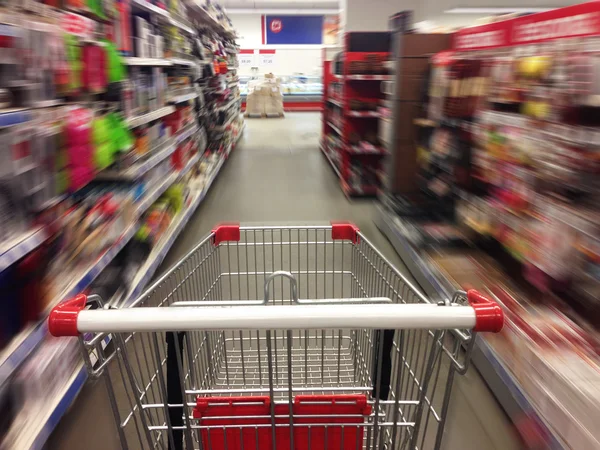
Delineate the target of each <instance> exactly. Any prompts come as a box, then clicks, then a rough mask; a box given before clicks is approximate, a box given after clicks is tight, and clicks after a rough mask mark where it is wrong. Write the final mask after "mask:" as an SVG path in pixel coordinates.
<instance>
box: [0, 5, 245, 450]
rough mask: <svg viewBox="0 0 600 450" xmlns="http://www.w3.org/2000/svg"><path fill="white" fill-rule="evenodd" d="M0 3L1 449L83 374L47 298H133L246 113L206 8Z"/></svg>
mask: <svg viewBox="0 0 600 450" xmlns="http://www.w3.org/2000/svg"><path fill="white" fill-rule="evenodd" d="M3 6H4V8H3V9H2V10H1V11H0V22H1V25H0V36H1V37H2V46H1V47H2V48H1V51H0V108H1V109H0V134H1V138H0V146H1V147H2V155H3V159H2V165H1V168H0V183H1V186H2V189H1V191H2V193H1V195H0V205H1V209H2V211H3V214H2V221H1V222H0V283H1V285H2V287H1V289H2V291H3V293H4V294H3V296H2V300H1V303H2V311H3V313H2V316H1V317H0V410H1V411H2V414H1V416H2V419H1V420H0V448H2V449H7V450H8V449H17V448H18V449H23V448H27V449H30V448H32V449H33V448H43V447H44V445H45V442H46V440H47V438H48V436H49V435H50V433H51V432H52V430H53V429H54V427H55V426H56V425H57V424H58V422H59V421H60V419H61V417H62V415H63V414H64V413H65V411H66V410H67V409H68V408H69V406H70V405H71V403H72V402H73V400H74V399H75V397H76V395H77V394H78V392H79V390H80V389H81V387H82V386H83V384H84V382H85V380H86V378H87V371H86V370H85V368H84V367H83V361H82V359H81V358H80V357H79V356H78V355H77V353H78V348H77V347H78V346H77V341H76V340H73V341H71V340H60V341H59V340H57V339H53V338H51V337H50V336H49V335H48V332H47V325H46V322H45V318H46V316H47V314H48V312H49V310H50V309H51V308H52V307H53V306H55V305H57V304H59V303H61V302H62V301H64V300H65V299H67V298H69V297H70V296H72V295H74V294H77V293H79V292H88V293H99V294H101V295H102V297H103V298H105V299H110V300H109V304H110V306H114V307H119V306H122V305H127V304H128V302H131V300H132V299H133V298H135V297H136V296H137V295H139V293H140V292H141V290H142V289H143V287H144V286H145V285H146V284H147V283H148V282H149V281H150V280H151V279H152V277H153V276H154V274H155V272H156V270H157V269H158V267H159V265H160V263H161V262H162V260H163V259H164V258H165V256H166V254H167V252H168V251H169V249H170V248H171V246H172V245H173V243H174V242H175V240H176V239H177V236H178V235H179V234H180V233H181V231H182V230H183V229H184V228H185V226H186V224H187V223H188V221H189V219H190V217H191V216H192V215H193V213H194V211H195V210H196V209H197V207H198V205H199V204H200V203H201V202H202V200H203V199H204V198H205V196H206V194H207V192H208V190H209V189H210V186H211V184H212V182H213V181H214V180H215V178H216V177H217V175H218V173H219V171H220V169H221V167H222V166H223V164H224V162H225V161H226V160H227V158H228V156H229V154H230V152H231V151H232V150H233V149H234V148H235V146H236V143H237V140H238V139H239V138H240V136H241V134H242V132H243V129H244V123H243V119H242V116H241V111H240V109H241V97H240V93H239V87H238V82H239V78H238V77H237V75H236V65H237V58H236V54H237V52H238V50H239V47H238V46H237V45H236V43H235V32H234V31H233V29H232V26H231V22H230V21H229V19H228V18H227V16H226V14H225V13H224V11H223V10H222V9H221V8H220V7H219V6H217V5H213V4H211V3H206V4H203V3H201V2H189V3H188V2H185V1H178V0H168V1H165V2H163V1H159V0H156V1H145V0H134V1H131V2H117V1H108V2H106V1H105V2H95V1H91V0H87V1H72V0H66V1H64V2H62V1H61V2H46V3H40V2H36V1H26V2H25V3H22V2H18V3H17V2H10V1H9V2H5V3H4V4H3ZM109 340H110V338H106V339H105V340H104V341H103V342H102V343H101V345H102V347H105V346H106V345H107V344H108V343H109ZM96 363H97V361H96Z"/></svg>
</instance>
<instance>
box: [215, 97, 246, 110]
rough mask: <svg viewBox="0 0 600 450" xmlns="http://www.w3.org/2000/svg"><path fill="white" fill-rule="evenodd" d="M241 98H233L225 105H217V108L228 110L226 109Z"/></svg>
mask: <svg viewBox="0 0 600 450" xmlns="http://www.w3.org/2000/svg"><path fill="white" fill-rule="evenodd" d="M239 100H241V99H240V98H234V99H233V100H231V101H230V102H229V103H226V104H225V105H223V106H217V108H216V110H217V111H226V110H228V109H229V108H231V106H232V105H233V104H235V103H236V102H238V101H239Z"/></svg>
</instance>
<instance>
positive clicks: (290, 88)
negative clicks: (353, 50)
mask: <svg viewBox="0 0 600 450" xmlns="http://www.w3.org/2000/svg"><path fill="white" fill-rule="evenodd" d="M262 77H263V75H257V76H240V94H241V96H242V101H243V103H244V107H245V103H246V96H247V95H248V83H249V82H250V81H251V80H253V79H258V78H262ZM277 78H278V79H279V80H280V87H281V93H282V94H283V106H284V109H285V110H287V111H320V110H321V106H322V104H321V102H322V96H323V78H322V77H321V76H319V75H281V76H278V77H277Z"/></svg>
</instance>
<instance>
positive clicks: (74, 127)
mask: <svg viewBox="0 0 600 450" xmlns="http://www.w3.org/2000/svg"><path fill="white" fill-rule="evenodd" d="M92 117H93V116H92V112H91V111H90V110H89V109H86V108H79V107H77V108H73V109H72V110H71V111H69V117H68V118H67V126H66V128H65V137H66V140H67V142H66V143H67V145H68V146H69V147H71V146H80V145H87V144H89V143H90V142H91V140H92V135H91V133H92Z"/></svg>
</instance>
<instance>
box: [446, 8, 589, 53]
mask: <svg viewBox="0 0 600 450" xmlns="http://www.w3.org/2000/svg"><path fill="white" fill-rule="evenodd" d="M585 36H600V2H599V1H593V2H588V3H582V4H580V5H573V6H567V7H565V8H559V9H553V10H551V11H545V12H541V13H537V14H530V15H526V16H521V17H517V18H515V19H510V20H504V21H502V22H495V23H490V24H486V25H480V26H477V27H471V28H465V29H463V30H460V31H458V32H457V33H455V34H454V37H453V43H452V47H453V48H454V49H455V50H460V51H468V50H484V49H492V48H498V47H509V46H514V45H525V44H537V43H540V42H547V41H551V40H554V39H564V38H574V37H585Z"/></svg>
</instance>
